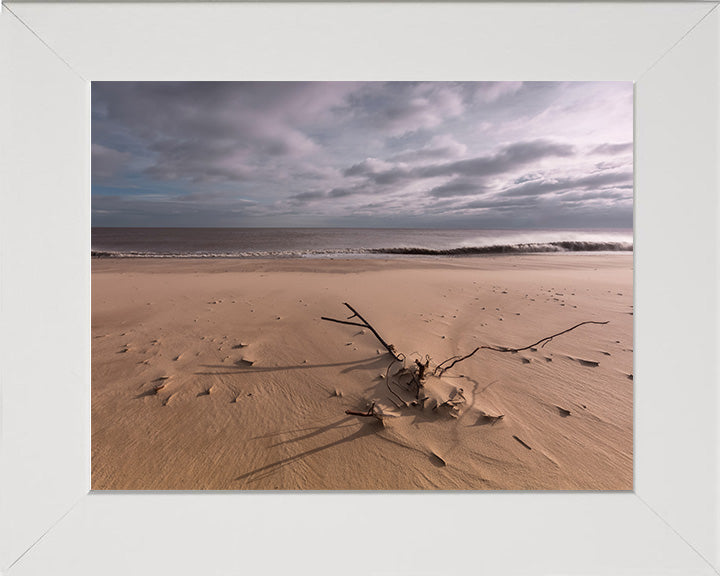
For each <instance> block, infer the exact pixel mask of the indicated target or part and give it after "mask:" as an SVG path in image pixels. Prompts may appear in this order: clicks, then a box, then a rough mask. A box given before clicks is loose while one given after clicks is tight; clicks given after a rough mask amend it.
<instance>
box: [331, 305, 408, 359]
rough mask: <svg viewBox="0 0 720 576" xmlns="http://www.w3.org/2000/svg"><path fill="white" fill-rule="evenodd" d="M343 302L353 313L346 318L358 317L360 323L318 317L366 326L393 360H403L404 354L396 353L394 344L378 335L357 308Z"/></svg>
mask: <svg viewBox="0 0 720 576" xmlns="http://www.w3.org/2000/svg"><path fill="white" fill-rule="evenodd" d="M343 304H344V305H345V306H347V307H348V308H349V309H350V310H351V311H352V313H353V315H352V316H350V317H349V318H348V320H351V319H353V318H359V319H360V322H362V323H360V322H348V321H347V320H337V319H335V318H326V317H325V316H321V317H320V319H321V320H327V321H328V322H337V323H338V324H349V325H350V326H360V327H362V328H367V329H368V330H370V331H371V332H372V333H373V334H374V335H375V338H377V339H378V340H379V341H380V344H382V345H383V347H384V348H385V350H387V351H388V352H390V354H391V355H392V357H393V358H395V360H397V361H398V362H402V361H403V359H404V356H402V355H401V354H398V353H397V352H396V351H395V346H393V345H392V344H388V343H387V342H385V340H383V337H382V336H380V334H378V332H377V330H375V328H373V327H372V326H371V325H370V323H369V322H368V321H367V320H365V318H363V317H362V316H361V315H360V314H359V312H358V311H357V310H355V308H353V307H352V306H350V304H348V303H347V302H343Z"/></svg>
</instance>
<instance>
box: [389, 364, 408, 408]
mask: <svg viewBox="0 0 720 576" xmlns="http://www.w3.org/2000/svg"><path fill="white" fill-rule="evenodd" d="M395 362H396V361H395V360H393V361H392V362H390V364H388V367H387V370H385V386H387V389H388V390H390V392H391V393H392V394H393V395H394V396H395V398H397V399H398V400H400V402H402V405H403V406H407V402H405V400H403V399H402V398H401V397H400V395H399V394H398V393H397V392H395V390H393V389H392V388H390V367H391V366H392V365H393V364H395ZM393 404H394V402H393Z"/></svg>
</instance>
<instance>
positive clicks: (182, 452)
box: [92, 253, 633, 490]
mask: <svg viewBox="0 0 720 576" xmlns="http://www.w3.org/2000/svg"><path fill="white" fill-rule="evenodd" d="M92 267H93V268H92V488H93V489H95V490H104V489H124V490H137V489H153V490H158V489H174V490H188V489H218V490H219V489H223V490H224V489H230V490H247V489H251V490H272V489H280V490H294V489H307V490H325V489H343V490H362V489H372V490H394V489H401V490H412V489H441V490H456V489H473V490H478V489H491V490H498V489H510V490H524V489H543V490H588V489H589V490H631V489H632V487H633V476H632V470H633V429H632V422H633V381H632V370H633V306H632V304H633V296H632V282H633V259H632V254H627V253H625V254H548V255H523V256H494V257H476V258H407V259H401V258H397V259H348V260H331V259H312V258H303V259H284V260H283V259H276V260H250V259H247V260H243V259H207V260H190V259H141V258H126V259H125V258H124V259H95V260H93V263H92ZM344 302H347V303H349V304H351V305H352V306H353V307H354V308H355V309H356V310H357V311H358V312H360V314H361V315H362V316H363V317H364V318H365V320H367V321H368V322H369V323H370V324H371V325H372V326H373V327H374V328H375V329H376V330H377V331H378V333H379V334H380V335H381V336H382V337H383V338H384V339H385V340H386V341H387V342H388V343H391V344H392V345H393V346H394V349H395V350H396V351H397V352H399V353H402V354H403V355H404V357H405V365H406V366H407V367H408V368H411V367H413V366H415V360H416V359H417V360H419V361H421V362H425V361H426V360H427V358H428V357H429V366H428V369H427V373H428V374H427V377H426V378H425V380H424V382H423V386H422V388H421V389H418V390H415V389H413V385H414V384H413V382H410V381H408V380H409V378H410V376H408V375H407V374H406V373H405V374H404V373H402V372H399V371H400V369H401V368H402V365H401V363H399V362H393V359H392V356H391V355H390V354H389V353H388V352H387V350H386V349H385V348H384V347H383V346H382V345H381V343H380V342H379V341H378V340H377V339H376V338H375V336H374V335H373V334H372V332H371V331H370V330H369V329H367V328H361V327H358V326H349V325H343V324H338V323H333V322H328V321H324V320H322V319H321V317H322V316H327V317H332V318H336V319H346V318H347V317H348V316H350V314H351V313H350V312H349V311H348V309H347V308H346V307H345V306H343V303H344ZM353 321H357V319H355V320H353ZM585 321H594V322H604V321H608V322H609V323H608V324H603V325H599V324H588V325H584V326H580V327H578V328H577V329H575V330H573V331H571V332H569V333H567V334H563V335H560V336H557V337H556V338H553V339H552V340H550V341H549V342H545V343H544V345H538V346H535V347H533V348H529V349H527V350H523V351H520V352H515V353H513V352H500V351H494V350H489V349H481V350H479V351H478V352H477V353H476V354H475V355H474V356H473V357H471V358H468V359H467V360H464V361H462V362H459V363H458V364H456V365H455V366H454V367H452V368H451V369H449V370H447V371H446V372H444V373H442V374H441V375H438V374H437V373H434V371H433V369H434V368H435V367H436V366H437V365H438V364H439V363H441V362H442V361H443V360H445V359H448V358H451V357H453V356H455V355H459V356H462V355H465V354H468V353H469V352H471V351H472V350H473V349H475V348H476V347H477V346H482V345H485V346H493V347H498V348H503V347H505V348H521V347H524V346H527V345H530V344H532V343H534V342H537V341H538V340H540V339H541V338H544V337H546V336H550V335H552V334H554V333H558V332H561V331H563V330H565V329H567V328H570V327H572V326H573V325H575V324H578V323H580V322H585ZM398 372H399V373H398ZM423 398H424V399H423ZM418 400H421V401H418ZM373 402H374V403H375V407H374V408H373V409H372V410H373V414H375V416H371V417H363V416H358V415H353V414H346V410H350V411H355V412H365V411H367V410H369V408H370V407H371V405H372V404H373Z"/></svg>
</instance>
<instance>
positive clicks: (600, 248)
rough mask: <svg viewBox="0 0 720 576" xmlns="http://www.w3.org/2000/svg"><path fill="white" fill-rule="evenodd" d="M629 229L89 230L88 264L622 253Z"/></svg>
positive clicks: (630, 240)
mask: <svg viewBox="0 0 720 576" xmlns="http://www.w3.org/2000/svg"><path fill="white" fill-rule="evenodd" d="M632 249H633V232H632V230H631V229H594V230H460V229H400V228H93V229H92V255H93V256H94V257H156V258H157V257H164V258H338V257H340V258H373V257H393V256H399V255H400V256H438V257H442V256H445V257H451V256H473V255H477V256H480V255H487V254H524V253H549V252H554V253H564V252H629V251H632Z"/></svg>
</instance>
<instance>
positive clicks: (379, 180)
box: [92, 82, 633, 229]
mask: <svg viewBox="0 0 720 576" xmlns="http://www.w3.org/2000/svg"><path fill="white" fill-rule="evenodd" d="M632 143H633V88H632V83H630V82H93V83H92V223H93V226H128V227H129V226H158V227H185V226H193V227H214V226H218V227H235V226H238V227H247V226H269V227H290V226H292V227H295V226H299V227H304V226H308V227H320V226H323V227H325V226H327V227H398V228H472V229H545V228H556V229H557V228H573V229H578V228H580V229H582V228H631V227H632V217H633V151H632V148H633V144H632Z"/></svg>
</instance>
